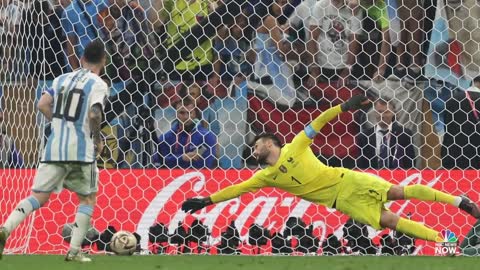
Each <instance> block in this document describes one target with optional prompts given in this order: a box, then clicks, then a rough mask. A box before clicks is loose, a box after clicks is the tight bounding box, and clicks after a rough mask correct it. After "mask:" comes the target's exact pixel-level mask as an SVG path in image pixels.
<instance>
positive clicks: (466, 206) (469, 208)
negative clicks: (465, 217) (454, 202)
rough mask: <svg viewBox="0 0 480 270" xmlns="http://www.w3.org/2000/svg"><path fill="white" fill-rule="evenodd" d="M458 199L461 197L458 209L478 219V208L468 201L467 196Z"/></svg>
mask: <svg viewBox="0 0 480 270" xmlns="http://www.w3.org/2000/svg"><path fill="white" fill-rule="evenodd" d="M460 197H462V202H460V205H459V206H458V208H460V209H462V210H463V211H465V212H467V213H469V214H470V215H472V216H473V217H474V218H476V219H479V218H480V208H479V207H478V205H477V204H476V203H474V202H473V201H472V200H470V199H469V198H468V197H467V196H464V195H462V196H460Z"/></svg>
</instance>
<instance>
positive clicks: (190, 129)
mask: <svg viewBox="0 0 480 270" xmlns="http://www.w3.org/2000/svg"><path fill="white" fill-rule="evenodd" d="M174 107H175V109H176V110H177V120H176V121H175V122H174V123H173V124H172V129H171V130H170V131H169V132H167V133H165V134H163V135H161V136H160V138H159V139H158V142H159V145H158V154H157V155H155V157H154V162H155V164H162V163H163V164H164V165H165V166H166V167H168V168H197V169H200V168H214V167H215V165H216V147H217V138H216V137H215V135H214V134H213V133H212V132H211V131H209V130H207V129H206V128H204V127H203V126H202V125H201V123H200V121H199V120H198V118H197V116H198V115H199V112H198V109H197V108H196V107H195V102H194V101H193V100H192V99H190V98H184V99H182V100H180V101H179V102H177V103H176V104H175V106H174Z"/></svg>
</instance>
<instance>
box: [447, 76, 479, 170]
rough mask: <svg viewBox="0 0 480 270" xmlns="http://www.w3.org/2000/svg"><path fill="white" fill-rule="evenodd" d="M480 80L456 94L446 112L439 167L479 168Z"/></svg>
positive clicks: (476, 79) (477, 78) (474, 80)
mask: <svg viewBox="0 0 480 270" xmlns="http://www.w3.org/2000/svg"><path fill="white" fill-rule="evenodd" d="M479 108H480V76H479V77H476V78H474V79H473V85H472V87H470V88H469V89H467V91H462V90H457V91H454V92H453V97H452V98H450V99H449V100H448V101H447V104H446V108H445V128H446V133H445V136H444V138H443V144H442V166H443V167H444V168H446V169H454V168H456V169H479V168H480V155H479V154H480V152H479V149H480V112H479Z"/></svg>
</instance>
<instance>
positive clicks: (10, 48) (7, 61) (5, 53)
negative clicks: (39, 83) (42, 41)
mask: <svg viewBox="0 0 480 270" xmlns="http://www.w3.org/2000/svg"><path fill="white" fill-rule="evenodd" d="M27 9H28V5H26V4H25V3H23V2H22V1H19V0H1V2H0V43H1V44H2V46H1V47H2V48H0V51H1V55H2V62H3V63H0V65H2V68H0V69H1V70H2V71H3V69H4V70H5V71H3V72H6V73H7V74H8V75H6V76H5V77H4V78H1V77H0V80H2V81H3V80H15V79H18V78H19V76H20V75H25V74H23V73H22V72H23V69H22V65H23V61H25V59H24V54H23V52H22V50H21V49H22V46H21V45H22V44H21V40H22V39H21V38H22V37H24V35H25V34H26V33H23V32H24V31H25V30H24V27H23V26H24V24H22V14H23V13H24V12H25V11H26V10H27ZM5 65H6V66H5Z"/></svg>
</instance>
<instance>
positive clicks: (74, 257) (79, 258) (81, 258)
mask: <svg viewBox="0 0 480 270" xmlns="http://www.w3.org/2000/svg"><path fill="white" fill-rule="evenodd" d="M65 261H66V262H81V263H87V262H91V261H92V259H90V258H88V257H87V256H85V255H84V254H83V253H81V252H79V253H78V254H73V253H70V251H69V252H68V253H67V256H65Z"/></svg>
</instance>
